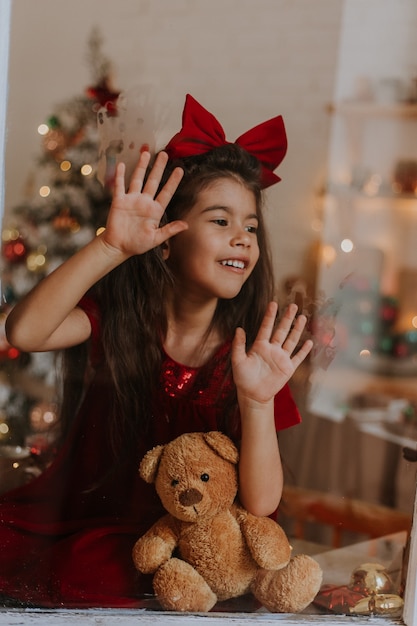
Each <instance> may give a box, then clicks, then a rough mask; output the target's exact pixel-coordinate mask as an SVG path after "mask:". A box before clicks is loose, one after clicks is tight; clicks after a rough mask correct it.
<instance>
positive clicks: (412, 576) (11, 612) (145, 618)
mask: <svg viewBox="0 0 417 626" xmlns="http://www.w3.org/2000/svg"><path fill="white" fill-rule="evenodd" d="M10 16H11V0H0V94H1V97H0V148H1V149H0V219H2V216H3V208H4V176H5V142H6V112H7V86H8V59H9V35H10ZM413 521H414V524H413V530H412V533H411V540H410V554H409V564H408V571H407V587H406V592H405V600H404V611H403V617H402V618H401V619H391V618H385V619H383V620H382V621H379V623H380V624H381V626H387V625H389V624H406V626H417V539H416V534H415V532H414V529H415V527H416V521H417V500H415V504H414V518H413ZM40 618H41V619H42V624H46V625H48V624H51V625H52V624H53V625H54V626H63V625H66V624H70V623H73V622H74V623H75V622H77V623H80V619H82V623H83V624H85V626H89V625H90V624H91V626H94V625H97V623H100V624H101V625H102V626H117V625H118V624H120V625H123V626H129V625H130V624H131V625H132V626H133V625H135V626H138V625H140V624H149V623H152V625H153V626H155V625H157V624H167V623H168V624H174V625H175V624H178V625H179V624H184V623H186V622H187V623H188V624H190V625H191V624H203V623H207V622H208V620H209V626H218V625H220V624H225V622H227V621H229V622H230V623H231V624H233V623H234V624H236V623H241V621H242V620H243V621H244V623H245V625H247V626H249V625H250V624H258V623H260V622H261V623H262V626H266V625H268V624H273V623H276V622H277V621H279V622H280V624H283V625H285V624H288V625H291V624H296V625H298V626H300V625H302V624H323V623H324V622H325V623H326V626H329V625H331V624H338V625H341V624H343V625H345V624H348V623H353V624H356V625H357V626H361V625H362V624H363V625H364V626H365V625H366V626H369V617H364V618H361V617H348V616H336V615H335V616H332V615H326V616H323V615H300V614H298V615H280V614H276V615H273V614H265V613H254V614H248V613H246V614H239V613H228V614H213V613H211V614H210V615H192V614H188V615H183V614H173V613H166V612H152V613H147V612H142V611H139V610H123V609H114V610H104V609H84V610H63V609H60V610H57V611H53V610H48V611H47V610H39V609H33V610H27V609H25V610H21V609H0V626H6V625H7V626H12V625H14V624H16V625H17V624H24V625H27V626H29V625H31V624H39V619H40Z"/></svg>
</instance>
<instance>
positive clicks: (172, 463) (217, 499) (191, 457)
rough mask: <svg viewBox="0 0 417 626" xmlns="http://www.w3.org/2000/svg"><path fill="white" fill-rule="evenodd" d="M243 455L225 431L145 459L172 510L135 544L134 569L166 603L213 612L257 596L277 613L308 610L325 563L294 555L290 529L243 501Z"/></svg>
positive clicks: (188, 439) (144, 470) (184, 440)
mask: <svg viewBox="0 0 417 626" xmlns="http://www.w3.org/2000/svg"><path fill="white" fill-rule="evenodd" d="M238 459H239V454H238V450H237V448H236V446H235V445H234V443H233V442H232V441H231V439H230V438H229V437H227V436H226V435H224V434H223V433H221V432H219V431H211V432H207V433H187V434H184V435H180V436H179V437H177V438H176V439H174V440H173V441H171V442H169V443H168V444H166V445H160V446H156V447H155V448H153V449H152V450H150V451H148V452H147V453H146V454H145V456H144V457H143V459H142V461H141V464H140V467H139V473H140V475H141V477H142V478H143V479H144V480H145V481H146V482H148V483H154V484H155V488H156V492H157V494H158V495H159V498H160V500H161V502H162V504H163V506H164V508H165V510H166V511H167V513H166V514H165V515H163V516H162V517H161V518H160V519H159V520H157V521H156V522H155V523H154V525H153V526H152V527H151V528H150V529H149V530H148V532H146V533H145V534H144V535H143V536H142V537H140V538H139V539H138V540H137V541H136V543H135V545H134V547H133V552H132V556H133V562H134V564H135V567H136V568H137V569H138V570H139V571H140V572H142V573H144V574H153V578H152V581H153V588H154V592H155V595H156V598H157V599H158V601H159V603H160V605H161V606H162V608H163V609H165V610H169V611H190V612H208V611H210V610H211V609H212V608H213V607H214V605H215V604H216V603H217V602H219V601H224V600H228V599H231V598H237V597H239V596H242V595H246V594H249V593H251V594H253V596H254V597H255V598H256V600H257V601H258V602H259V603H261V605H263V606H264V607H265V608H266V609H268V610H269V611H271V612H274V613H296V612H299V611H301V610H303V609H304V608H305V607H306V606H307V605H309V604H310V603H311V602H312V601H313V599H314V597H315V596H316V594H317V592H318V591H319V588H320V585H321V582H322V571H321V569H320V567H319V565H318V563H317V562H316V561H315V560H314V559H312V558H311V557H309V556H307V555H297V556H295V557H293V558H291V546H290V544H289V542H288V539H287V536H286V534H285V532H284V531H283V529H282V528H281V527H280V526H279V525H278V524H277V523H276V522H275V521H274V520H273V519H271V518H269V517H256V516H254V515H252V514H250V513H249V512H248V511H246V510H245V509H244V508H243V507H242V506H241V505H240V504H239V502H238V500H237V490H238V476H237V463H238Z"/></svg>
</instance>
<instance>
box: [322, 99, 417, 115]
mask: <svg viewBox="0 0 417 626" xmlns="http://www.w3.org/2000/svg"><path fill="white" fill-rule="evenodd" d="M327 110H328V112H329V113H332V114H333V113H337V114H341V115H352V116H353V115H354V116H357V117H393V118H394V117H396V118H417V103H414V102H413V103H408V102H398V103H392V104H385V103H381V102H373V101H369V102H365V101H364V102H360V101H358V100H345V101H343V102H337V103H331V104H329V105H328V107H327Z"/></svg>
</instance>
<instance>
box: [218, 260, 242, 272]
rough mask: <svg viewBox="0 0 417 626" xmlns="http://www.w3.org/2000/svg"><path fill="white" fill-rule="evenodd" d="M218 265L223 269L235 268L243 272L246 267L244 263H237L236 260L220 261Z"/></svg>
mask: <svg viewBox="0 0 417 626" xmlns="http://www.w3.org/2000/svg"><path fill="white" fill-rule="evenodd" d="M220 265H223V266H225V267H236V268H237V269H239V270H244V269H245V267H246V263H245V262H244V261H238V260H236V259H226V260H225V261H220Z"/></svg>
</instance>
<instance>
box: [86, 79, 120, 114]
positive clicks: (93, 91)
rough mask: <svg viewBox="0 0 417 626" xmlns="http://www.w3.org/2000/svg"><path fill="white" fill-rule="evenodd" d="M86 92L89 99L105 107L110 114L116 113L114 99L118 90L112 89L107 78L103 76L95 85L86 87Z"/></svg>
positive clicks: (117, 95) (117, 94)
mask: <svg viewBox="0 0 417 626" xmlns="http://www.w3.org/2000/svg"><path fill="white" fill-rule="evenodd" d="M86 93H87V96H88V97H89V98H91V100H95V101H96V102H97V103H98V104H99V105H100V106H102V107H106V109H107V111H108V112H109V114H110V115H116V112H117V108H116V100H117V98H118V97H119V95H120V92H119V91H113V89H112V88H111V87H110V85H109V80H108V78H103V80H101V81H100V82H99V83H98V84H97V85H92V86H91V87H87V89H86Z"/></svg>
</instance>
